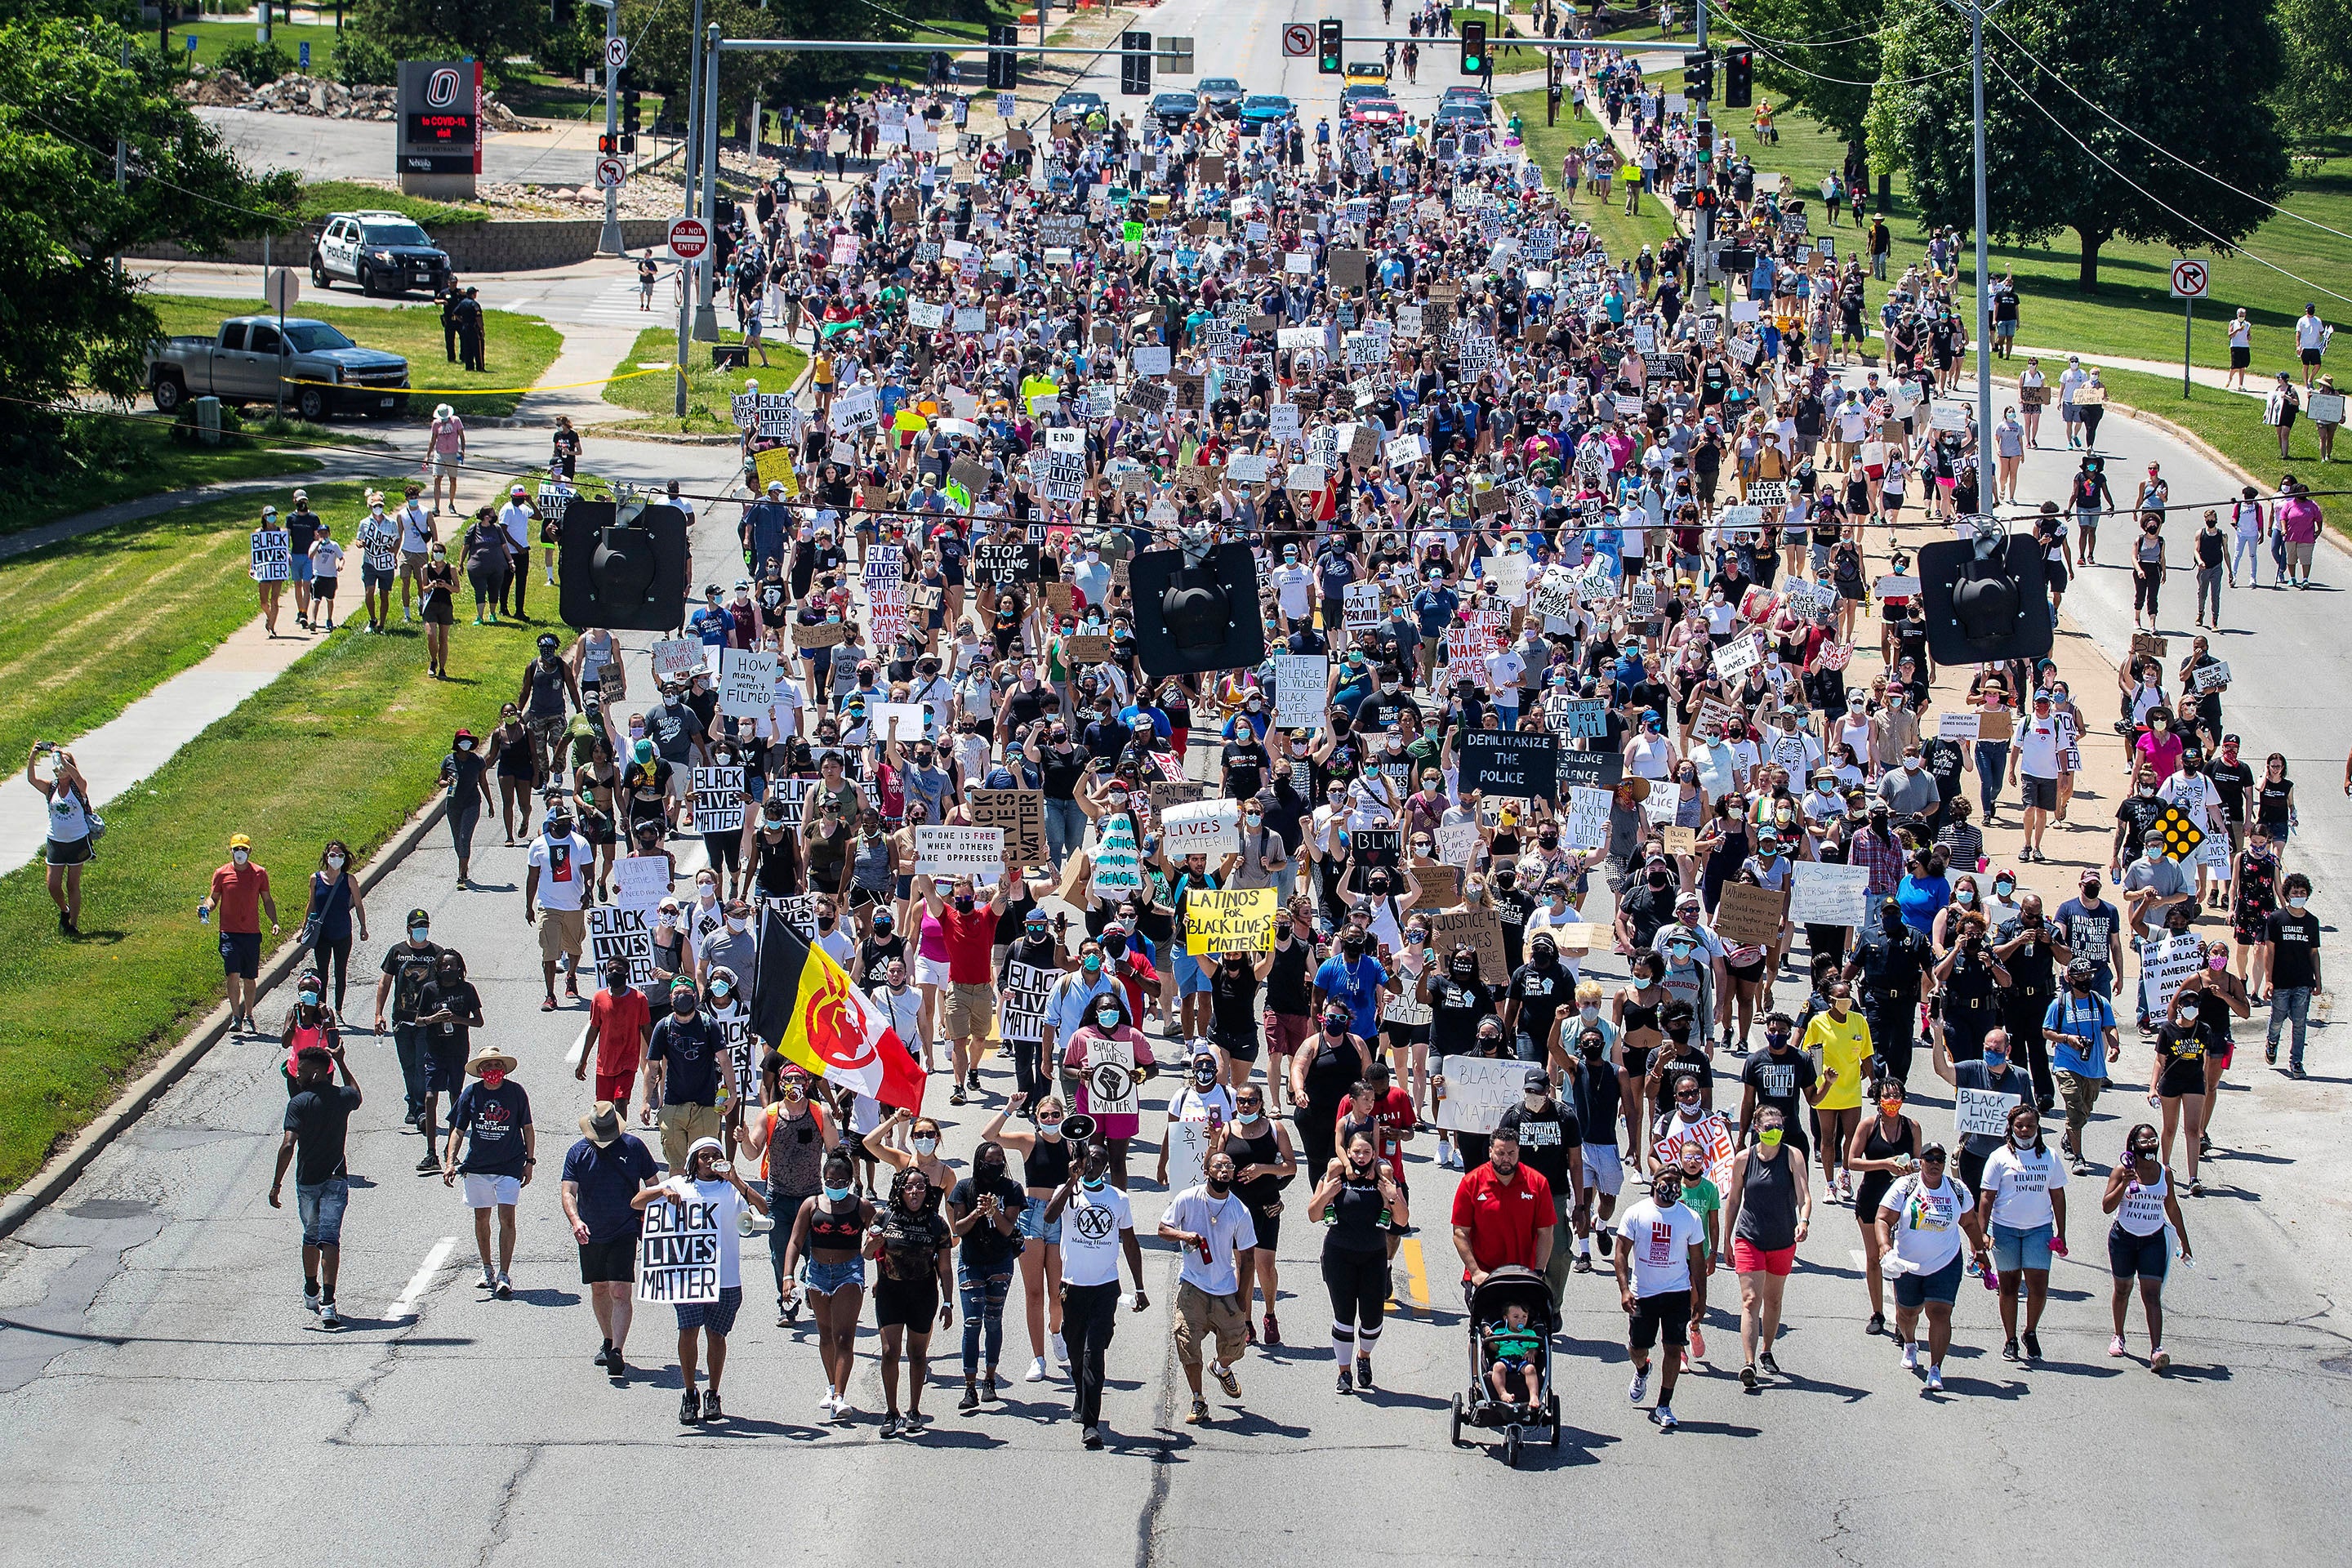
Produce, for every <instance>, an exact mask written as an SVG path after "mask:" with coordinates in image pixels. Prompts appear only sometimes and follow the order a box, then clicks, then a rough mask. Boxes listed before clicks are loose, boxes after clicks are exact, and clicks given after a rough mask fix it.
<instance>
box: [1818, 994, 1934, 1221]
mask: <svg viewBox="0 0 2352 1568" xmlns="http://www.w3.org/2000/svg"><path fill="white" fill-rule="evenodd" d="M1822 999H1823V1000H1824V1001H1825V1002H1826V1003H1827V1004H1828V1005H1827V1006H1825V1007H1824V1008H1822V1010H1821V1011H1820V1012H1817V1013H1815V1014H1814V1015H1813V1016H1811V1019H1809V1020H1808V1021H1807V1022H1806V1024H1805V1027H1804V1032H1803V1034H1802V1035H1801V1037H1799V1040H1798V1048H1799V1049H1801V1050H1802V1051H1805V1052H1807V1053H1814V1052H1818V1053H1819V1055H1820V1060H1821V1066H1822V1088H1821V1092H1820V1094H1819V1095H1818V1096H1817V1097H1816V1098H1815V1099H1814V1100H1813V1109H1814V1110H1815V1111H1816V1112H1817V1113H1818V1122H1819V1126H1820V1129H1821V1143H1822V1146H1821V1158H1822V1191H1823V1192H1825V1193H1828V1194H1831V1201H1832V1202H1833V1203H1834V1202H1836V1201H1837V1199H1838V1198H1839V1197H1843V1198H1845V1199H1847V1200H1848V1201H1851V1200H1852V1199H1853V1172H1851V1171H1841V1170H1840V1169H1839V1168H1838V1167H1839V1166H1840V1165H1842V1163H1843V1161H1844V1158H1845V1151H1846V1145H1847V1143H1848V1142H1849V1141H1850V1140H1851V1139H1852V1138H1853V1130H1854V1128H1855V1126H1856V1125H1858V1124H1859V1123H1860V1121H1861V1120H1862V1084H1863V1063H1864V1061H1865V1060H1868V1059H1869V1058H1872V1057H1873V1056H1875V1057H1876V1058H1877V1059H1878V1062H1879V1064H1880V1068H1881V1071H1880V1072H1879V1074H1878V1076H1879V1077H1880V1078H1881V1079H1886V1078H1892V1079H1895V1081H1896V1082H1898V1083H1899V1082H1901V1081H1902V1080H1903V1076H1904V1071H1907V1070H1908V1068H1909V1067H1910V1062H1911V1058H1910V1044H1909V1041H1908V1040H1907V1039H1906V1041H1905V1042H1904V1046H1903V1051H1902V1061H1901V1068H1902V1070H1896V1069H1895V1068H1890V1067H1888V1066H1887V1065H1886V1064H1887V1048H1886V1045H1885V1042H1884V1041H1880V1040H1878V1038H1877V1034H1878V1026H1877V1023H1876V1020H1875V1019H1874V1018H1873V1017H1872V1016H1870V1015H1869V1014H1867V1013H1863V1012H1857V1011H1855V1010H1853V986H1852V984H1851V983H1850V982H1849V980H1847V979H1846V978H1844V977H1838V978H1834V979H1832V980H1831V981H1830V982H1829V983H1828V984H1827V985H1826V986H1825V987H1824V988H1823V991H1822ZM1905 1005H1906V1007H1907V1006H1908V1005H1909V1004H1908V1003H1906V1004H1905ZM1906 1021H1907V1019H1906ZM1832 1075H1834V1076H1832ZM1832 1178H1834V1179H1835V1183H1836V1184H1835V1185H1834V1186H1832Z"/></svg>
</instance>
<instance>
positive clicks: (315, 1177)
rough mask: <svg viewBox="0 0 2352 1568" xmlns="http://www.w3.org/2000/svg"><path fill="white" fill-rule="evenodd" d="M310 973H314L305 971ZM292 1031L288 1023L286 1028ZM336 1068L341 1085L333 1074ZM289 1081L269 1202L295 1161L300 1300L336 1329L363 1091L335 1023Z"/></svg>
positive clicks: (277, 1200)
mask: <svg viewBox="0 0 2352 1568" xmlns="http://www.w3.org/2000/svg"><path fill="white" fill-rule="evenodd" d="M310 979H315V977H306V980H310ZM293 1032H294V1031H293V1027H292V1026H290V1025H289V1035H291V1034H292V1033H293ZM338 1071H340V1072H341V1075H342V1082H341V1083H340V1084H339V1083H337V1082H336V1081H335V1075H336V1073H337V1072H338ZM286 1088H287V1100H286V1117H285V1122H284V1131H283V1133H282V1135H281V1136H280V1137H279V1139H278V1168H277V1173H276V1174H275V1175H274V1176H273V1177H272V1178H271V1180H270V1184H269V1206H270V1207H271V1208H278V1207H280V1206H281V1204H282V1199H281V1195H280V1194H282V1192H283V1191H284V1188H285V1185H286V1172H287V1170H288V1168H289V1166H290V1167H291V1168H292V1169H293V1172H294V1208H295V1212H296V1213H297V1214H298V1215H299V1216H300V1218H301V1222H302V1301H303V1305H304V1306H305V1307H307V1308H308V1309H309V1310H311V1311H313V1312H316V1313H318V1314H319V1326H320V1328H322V1329H326V1330H328V1331H333V1330H335V1329H338V1328H340V1327H341V1325H342V1318H341V1314H340V1313H339V1312H338V1311H337V1310H336V1307H335V1285H336V1281H337V1279H338V1278H339V1277H340V1276H341V1272H342V1242H343V1211H344V1209H345V1207H346V1205H348V1204H349V1203H350V1201H351V1179H350V1173H349V1171H348V1170H347V1169H346V1168H345V1165H344V1144H345V1141H346V1139H347V1136H348V1134H349V1131H350V1127H351V1119H352V1112H353V1111H355V1110H358V1109H359V1108H360V1103H361V1095H360V1086H359V1080H358V1079H355V1078H353V1077H352V1066H351V1063H350V1062H349V1061H347V1060H345V1059H344V1056H343V1043H342V1039H341V1036H340V1035H339V1034H336V1033H334V1032H333V1031H332V1030H331V1025H329V1026H326V1027H323V1028H321V1030H320V1038H319V1039H317V1040H313V1041H311V1042H310V1043H307V1044H304V1045H302V1046H301V1047H299V1049H298V1050H297V1051H296V1052H295V1054H294V1058H293V1065H292V1068H291V1070H290V1072H289V1076H288V1078H287V1080H286Z"/></svg>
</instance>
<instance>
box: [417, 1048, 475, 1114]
mask: <svg viewBox="0 0 2352 1568" xmlns="http://www.w3.org/2000/svg"><path fill="white" fill-rule="evenodd" d="M424 1045H425V1093H427V1094H446V1095H447V1096H449V1106H450V1109H451V1110H456V1109H457V1096H458V1095H459V1094H461V1093H463V1092H464V1091H465V1088H466V1053H465V1051H464V1050H463V1049H461V1048H460V1047H458V1045H457V1041H456V1039H455V1038H454V1037H452V1038H451V1039H450V1040H449V1043H448V1044H446V1045H444V1044H443V1043H442V1037H440V1036H438V1035H426V1036H425V1040H424Z"/></svg>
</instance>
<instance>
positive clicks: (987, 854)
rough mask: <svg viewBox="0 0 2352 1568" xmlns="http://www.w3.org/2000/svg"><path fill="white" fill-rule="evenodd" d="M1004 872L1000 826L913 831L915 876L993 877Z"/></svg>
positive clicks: (922, 828)
mask: <svg viewBox="0 0 2352 1568" xmlns="http://www.w3.org/2000/svg"><path fill="white" fill-rule="evenodd" d="M1003 869H1004V829H1003V828H1002V827H940V826H919V827H917V828H916V829H915V875H917V876H919V877H983V876H985V877H993V876H996V875H998V874H1000V873H1002V872H1003Z"/></svg>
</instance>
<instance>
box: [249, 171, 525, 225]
mask: <svg viewBox="0 0 2352 1568" xmlns="http://www.w3.org/2000/svg"><path fill="white" fill-rule="evenodd" d="M346 212H388V213H398V214H399V215H400V216H403V217H404V218H408V219H410V220H411V221H413V222H415V223H416V224H418V225H421V226H423V227H424V228H425V229H426V230H428V231H429V230H432V229H434V228H437V227H441V226H446V225H448V224H454V223H480V222H482V221H484V220H485V219H487V218H488V216H490V209H489V208H488V206H484V205H464V204H462V203H457V202H434V201H426V200H425V198H424V197H422V196H410V195H402V194H401V193H400V192H399V191H396V190H394V189H392V188H391V187H390V186H387V185H373V184H368V183H367V182H366V181H364V180H316V181H312V182H311V183H310V184H305V185H304V186H303V187H302V198H301V205H299V206H298V207H296V208H295V216H297V217H298V218H299V220H300V221H301V222H303V223H316V222H318V221H319V220H320V219H321V218H323V217H325V216H327V215H328V214H329V213H346Z"/></svg>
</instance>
